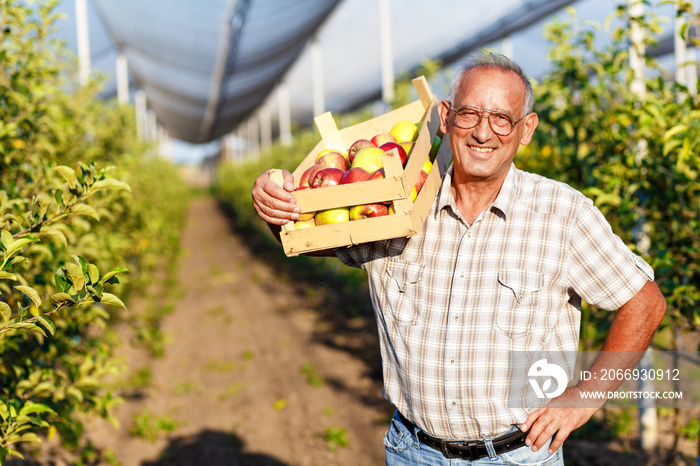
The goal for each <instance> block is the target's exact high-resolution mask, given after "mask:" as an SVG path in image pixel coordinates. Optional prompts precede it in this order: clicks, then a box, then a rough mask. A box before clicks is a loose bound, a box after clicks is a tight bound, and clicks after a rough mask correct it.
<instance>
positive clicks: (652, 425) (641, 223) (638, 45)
mask: <svg viewBox="0 0 700 466" xmlns="http://www.w3.org/2000/svg"><path fill="white" fill-rule="evenodd" d="M627 2H628V3H627V5H628V14H629V21H630V23H631V24H630V47H629V57H630V58H629V63H630V68H631V69H632V72H633V78H632V83H631V86H630V87H631V90H632V93H633V94H634V95H635V96H636V97H638V98H639V100H640V101H642V102H643V101H644V99H645V97H646V82H645V81H646V79H645V76H646V73H645V71H646V69H645V65H644V53H645V52H644V50H645V44H644V31H643V30H642V27H641V26H640V24H639V21H637V20H636V18H640V17H642V16H643V15H644V3H642V0H627ZM636 151H637V155H636V157H635V158H636V160H637V163H641V161H642V160H644V158H645V157H647V155H648V143H647V141H646V139H639V140H638V141H637V147H636ZM645 226H646V219H645V218H644V217H640V218H639V219H638V220H637V225H636V226H635V236H637V247H638V248H639V250H640V251H642V252H644V251H645V250H648V248H649V246H650V239H649V235H648V234H647V233H646V231H645V230H646V228H645ZM653 362H654V358H653V353H652V350H651V348H648V349H647V350H646V351H645V353H644V356H642V359H641V361H639V368H640V370H641V369H646V370H651V369H652V368H653ZM639 389H640V390H641V391H645V392H652V391H653V390H654V383H653V381H651V380H640V381H639ZM638 406H639V444H640V446H641V447H642V449H644V450H652V449H654V448H656V445H657V441H658V430H657V415H656V403H655V401H654V400H653V399H651V398H649V399H641V400H640V401H639V403H638Z"/></svg>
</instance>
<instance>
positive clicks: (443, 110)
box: [439, 67, 538, 183]
mask: <svg viewBox="0 0 700 466" xmlns="http://www.w3.org/2000/svg"><path fill="white" fill-rule="evenodd" d="M524 98H525V87H524V86H523V83H522V81H521V80H520V78H519V77H518V75H517V74H515V73H514V72H512V71H505V70H501V69H498V68H493V67H478V68H473V69H471V70H470V71H468V72H466V73H465V74H464V76H463V77H462V81H461V83H460V86H459V88H458V89H457V92H456V94H455V99H454V103H453V104H452V105H450V103H449V102H447V101H442V102H441V103H440V106H439V112H440V118H441V122H442V126H441V129H442V131H443V132H445V133H447V134H449V135H450V147H451V148H452V154H453V156H454V166H455V172H454V181H456V182H457V183H463V182H467V181H488V182H494V183H500V182H502V181H503V180H504V179H505V177H506V175H507V174H508V170H509V168H510V165H511V163H512V162H513V158H514V157H515V153H516V152H517V150H518V146H519V145H520V144H528V143H529V142H530V139H531V138H532V133H533V132H534V130H535V128H536V127H537V122H538V120H537V115H536V114H534V113H531V114H529V115H528V116H526V117H525V118H523V119H522V121H520V122H519V123H517V124H516V125H515V129H514V130H513V132H512V133H510V134H509V135H507V136H500V135H498V134H496V133H494V132H493V130H492V129H491V127H490V126H489V122H488V112H487V113H485V114H484V116H483V118H482V119H481V121H480V122H479V124H478V125H476V126H475V127H473V128H470V129H463V128H459V127H457V126H456V125H455V120H454V116H455V109H457V108H459V107H462V106H473V107H480V108H485V109H491V110H496V111H499V112H505V113H509V114H511V115H512V116H514V117H515V119H516V120H517V119H520V118H522V117H523V116H524V115H522V106H523V100H524Z"/></svg>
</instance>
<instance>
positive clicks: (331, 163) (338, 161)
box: [316, 151, 348, 171]
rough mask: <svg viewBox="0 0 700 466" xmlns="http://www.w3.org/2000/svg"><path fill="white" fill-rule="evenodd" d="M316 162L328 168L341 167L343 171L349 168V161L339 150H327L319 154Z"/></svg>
mask: <svg viewBox="0 0 700 466" xmlns="http://www.w3.org/2000/svg"><path fill="white" fill-rule="evenodd" d="M316 163H317V164H318V165H323V166H324V167H327V168H339V169H341V170H343V171H345V170H347V169H348V161H347V160H346V159H345V156H344V155H343V154H341V153H340V152H338V151H331V152H326V153H325V154H323V155H319V157H318V158H316Z"/></svg>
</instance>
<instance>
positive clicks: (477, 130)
mask: <svg viewBox="0 0 700 466" xmlns="http://www.w3.org/2000/svg"><path fill="white" fill-rule="evenodd" d="M472 136H473V137H474V138H475V139H476V140H478V141H479V142H485V141H488V140H489V139H491V137H492V136H493V131H492V130H491V125H490V124H489V116H488V115H481V120H479V123H478V124H477V125H476V126H475V127H474V128H472Z"/></svg>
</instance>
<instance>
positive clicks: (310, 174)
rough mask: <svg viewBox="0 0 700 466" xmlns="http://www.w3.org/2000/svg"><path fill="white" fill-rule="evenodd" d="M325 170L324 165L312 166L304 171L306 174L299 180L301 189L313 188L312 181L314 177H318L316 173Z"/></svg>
mask: <svg viewBox="0 0 700 466" xmlns="http://www.w3.org/2000/svg"><path fill="white" fill-rule="evenodd" d="M321 169H323V166H322V165H318V164H316V165H311V166H310V167H309V168H307V169H306V170H304V173H302V174H301V178H299V187H300V188H303V187H307V188H310V187H311V180H313V179H314V176H316V172H318V171H319V170H321Z"/></svg>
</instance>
